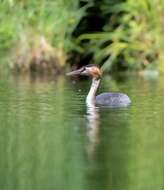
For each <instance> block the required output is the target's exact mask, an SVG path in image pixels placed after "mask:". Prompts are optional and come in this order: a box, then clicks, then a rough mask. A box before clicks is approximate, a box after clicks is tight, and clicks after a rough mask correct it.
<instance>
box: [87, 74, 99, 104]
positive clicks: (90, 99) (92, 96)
mask: <svg viewBox="0 0 164 190" xmlns="http://www.w3.org/2000/svg"><path fill="white" fill-rule="evenodd" d="M99 84H100V79H96V78H93V79H92V84H91V88H90V90H89V93H88V95H87V98H86V104H87V106H89V107H92V106H95V104H96V91H97V88H98V87H99Z"/></svg>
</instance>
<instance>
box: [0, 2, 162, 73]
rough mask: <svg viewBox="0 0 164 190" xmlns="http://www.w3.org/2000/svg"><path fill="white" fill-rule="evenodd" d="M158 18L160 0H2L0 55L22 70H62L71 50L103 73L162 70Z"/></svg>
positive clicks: (0, 9) (0, 10)
mask: <svg viewBox="0 0 164 190" xmlns="http://www.w3.org/2000/svg"><path fill="white" fill-rule="evenodd" d="M97 18H99V24H98V27H95V26H94V27H93V29H92V30H91V25H92V23H93V22H95V21H97ZM163 18H164V2H163V0H138V1H136V2H134V1H133V0H126V1H122V0H117V1H115V0H101V1H96V0H69V1H67V0H48V1H46V0H39V1H34V0H28V1H26V0H6V1H4V0H1V3H0V20H1V27H0V55H1V57H2V56H3V57H4V56H6V57H9V58H8V62H9V65H10V67H12V68H18V69H22V70H29V69H31V68H36V67H37V66H38V65H41V66H42V68H43V69H47V68H48V69H49V70H52V69H55V70H56V68H63V66H65V63H66V60H67V58H68V57H70V55H71V58H72V57H73V58H72V59H73V60H74V56H75V54H78V55H79V58H78V60H79V59H81V55H82V56H88V55H89V56H90V58H89V61H88V63H89V62H94V63H96V64H100V65H103V66H102V69H103V70H104V71H109V70H112V69H113V70H126V69H130V70H131V69H132V70H140V69H144V68H157V66H160V69H161V70H164V68H163V67H164V66H163V65H162V64H159V63H162V62H163V60H164V57H163V56H162V52H163V50H164V45H162V44H163V42H164V40H163V32H164V31H163V30H162V27H163V26H164V23H163ZM100 22H102V23H101V24H100ZM100 25H101V26H100ZM72 55H73V56H72ZM52 60H53V61H52ZM70 62H72V61H70ZM75 64H78V62H77V63H75ZM58 70H60V69H58Z"/></svg>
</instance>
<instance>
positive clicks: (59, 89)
mask: <svg viewBox="0 0 164 190" xmlns="http://www.w3.org/2000/svg"><path fill="white" fill-rule="evenodd" d="M89 86H90V80H76V79H69V78H66V77H59V78H58V79H53V78H52V79H51V80H47V79H43V78H35V79H32V78H29V77H25V76H24V77H4V76H0V189H1V190H34V189H35V190H45V189H46V190H50V189H56V190H91V189H93V190H100V189H101V190H102V189H103V190H109V189H114V190H132V189H133V190H142V189H143V190H151V189H152V190H154V189H156V190H162V189H164V180H163V179H164V159H163V158H164V123H163V122H164V101H163V99H164V76H160V77H159V78H157V79H150V80H149V79H144V78H142V77H134V76H133V77H132V76H128V77H126V78H122V77H121V78H120V77H117V78H115V79H113V78H111V77H110V76H104V77H103V79H102V82H101V87H100V88H99V92H103V91H110V90H111V91H121V92H124V93H127V94H128V95H129V96H130V97H131V99H132V105H131V106H130V107H128V108H122V109H121V108H119V109H118V108H117V109H114V108H99V107H97V108H95V109H87V108H86V106H85V96H86V94H87V92H88V88H89Z"/></svg>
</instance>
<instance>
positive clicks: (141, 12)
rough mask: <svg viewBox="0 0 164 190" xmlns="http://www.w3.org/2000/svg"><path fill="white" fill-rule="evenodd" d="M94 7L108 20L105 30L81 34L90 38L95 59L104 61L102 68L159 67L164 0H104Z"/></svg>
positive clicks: (89, 48)
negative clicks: (97, 7)
mask: <svg viewBox="0 0 164 190" xmlns="http://www.w3.org/2000/svg"><path fill="white" fill-rule="evenodd" d="M95 6H99V8H100V12H101V15H103V18H104V20H105V24H104V25H103V28H102V31H100V32H96V33H89V34H83V35H81V36H80V37H79V39H80V40H84V39H85V40H86V39H87V40H89V43H88V46H87V48H88V50H90V51H91V52H92V53H93V54H94V61H95V62H97V63H102V62H103V66H102V69H103V70H110V69H116V70H118V69H127V68H128V69H137V70H138V69H144V68H154V67H156V65H157V63H158V62H159V58H162V50H163V49H162V47H161V41H162V38H163V31H162V25H163V23H162V19H163V17H162V16H163V14H164V9H163V8H164V3H163V1H162V0H138V1H136V2H134V1H133V0H126V1H114V0H113V1H112V0H111V1H108V0H103V1H101V3H100V4H98V5H96V2H95ZM163 42H164V41H163Z"/></svg>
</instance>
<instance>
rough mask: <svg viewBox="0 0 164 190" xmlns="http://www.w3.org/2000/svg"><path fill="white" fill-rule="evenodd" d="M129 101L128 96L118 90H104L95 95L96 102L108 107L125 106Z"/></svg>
mask: <svg viewBox="0 0 164 190" xmlns="http://www.w3.org/2000/svg"><path fill="white" fill-rule="evenodd" d="M130 103H131V100H130V98H129V97H128V96H127V95H126V94H123V93H119V92H104V93H101V94H99V95H98V96H96V104H98V105H105V106H110V107H126V106H128V105H129V104H130Z"/></svg>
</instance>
